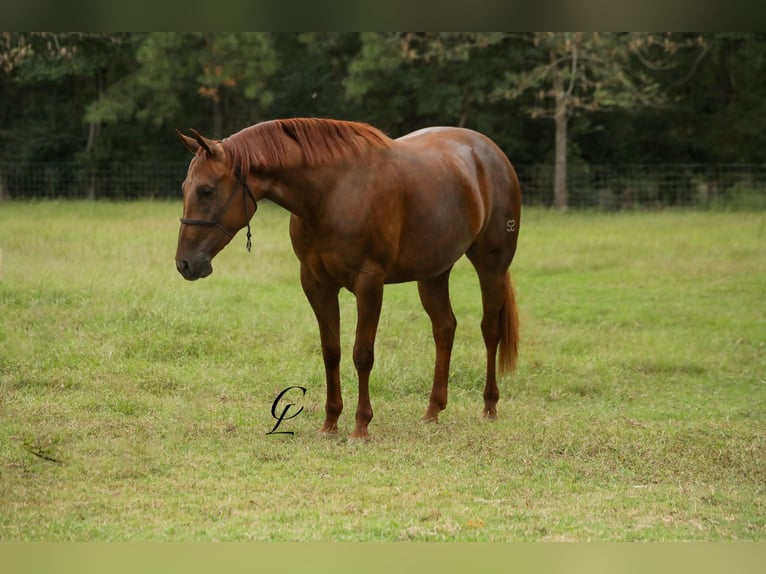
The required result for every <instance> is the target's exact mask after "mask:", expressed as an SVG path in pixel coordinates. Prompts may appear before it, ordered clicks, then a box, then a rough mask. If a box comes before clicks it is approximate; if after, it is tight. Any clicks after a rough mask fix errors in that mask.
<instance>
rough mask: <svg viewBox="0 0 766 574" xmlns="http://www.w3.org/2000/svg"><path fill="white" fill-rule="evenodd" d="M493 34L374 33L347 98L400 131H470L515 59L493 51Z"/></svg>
mask: <svg viewBox="0 0 766 574" xmlns="http://www.w3.org/2000/svg"><path fill="white" fill-rule="evenodd" d="M500 38H501V36H500V35H497V34H490V33H469V32H440V33H436V32H423V33H412V32H404V33H392V32H383V33H378V32H373V33H363V34H361V35H360V40H361V47H360V50H359V52H358V54H357V55H356V56H355V57H354V59H353V60H352V61H351V63H350V64H349V68H348V76H347V77H346V80H345V86H346V93H347V95H348V97H349V98H350V99H351V100H352V101H354V102H362V101H363V102H364V104H365V108H366V109H369V110H370V115H371V117H372V121H374V122H376V123H378V124H381V125H383V126H385V127H387V128H388V129H393V130H395V131H397V132H404V131H410V130H411V129H415V128H418V127H423V125H428V124H448V125H456V126H467V125H468V124H469V123H470V122H471V120H472V119H474V120H475V119H476V114H477V113H478V112H479V111H480V110H481V109H482V108H484V107H486V106H487V105H488V104H489V102H488V99H489V98H488V95H489V94H490V92H491V90H492V88H493V86H494V78H496V77H497V76H498V75H500V74H502V73H503V72H504V71H505V70H507V69H508V67H509V66H512V65H517V64H518V60H517V58H515V57H513V56H512V57H511V58H507V54H506V55H505V57H504V58H500V57H498V54H497V53H496V52H494V51H493V50H492V48H493V46H494V45H495V44H496V43H497V42H498V40H499V39H500Z"/></svg>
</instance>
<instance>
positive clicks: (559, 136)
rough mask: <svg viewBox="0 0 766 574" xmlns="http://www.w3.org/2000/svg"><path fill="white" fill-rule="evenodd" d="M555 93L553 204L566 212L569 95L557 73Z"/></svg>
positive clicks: (567, 202)
mask: <svg viewBox="0 0 766 574" xmlns="http://www.w3.org/2000/svg"><path fill="white" fill-rule="evenodd" d="M553 91H554V96H555V99H556V112H555V115H554V120H555V121H556V155H555V160H554V161H555V167H554V171H553V202H554V205H555V206H556V209H558V210H559V211H566V210H567V208H568V207H569V198H568V193H567V121H568V119H569V118H567V94H566V92H565V91H564V78H563V77H562V76H561V74H559V73H557V74H556V75H555V76H554V78H553Z"/></svg>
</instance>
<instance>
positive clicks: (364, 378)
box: [351, 272, 383, 438]
mask: <svg viewBox="0 0 766 574" xmlns="http://www.w3.org/2000/svg"><path fill="white" fill-rule="evenodd" d="M354 294H355V295H356V309H357V323H356V340H355V342H354V366H355V367H356V372H357V375H358V377H359V401H358V403H357V407H356V426H355V428H354V432H353V434H352V435H351V437H352V438H367V435H368V433H367V425H369V424H370V421H371V420H372V405H371V404H370V388H369V387H370V372H371V371H372V366H373V364H374V363H375V334H376V333H377V330H378V320H379V319H380V309H381V306H382V303H383V275H382V273H369V272H363V273H360V274H359V276H358V278H357V280H356V282H355V284H354Z"/></svg>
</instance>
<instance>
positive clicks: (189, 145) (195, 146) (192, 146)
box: [176, 130, 199, 154]
mask: <svg viewBox="0 0 766 574" xmlns="http://www.w3.org/2000/svg"><path fill="white" fill-rule="evenodd" d="M176 133H177V134H178V137H179V138H180V139H181V141H182V142H183V144H184V145H185V146H186V149H188V150H189V151H190V152H192V153H193V154H196V153H197V150H199V143H197V140H195V139H194V138H190V137H189V136H185V135H184V134H182V133H181V132H180V131H179V130H176Z"/></svg>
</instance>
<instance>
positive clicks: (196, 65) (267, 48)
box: [86, 32, 278, 138]
mask: <svg viewBox="0 0 766 574" xmlns="http://www.w3.org/2000/svg"><path fill="white" fill-rule="evenodd" d="M136 61H137V67H136V69H135V71H134V72H133V73H131V74H129V75H127V76H125V77H123V78H121V79H120V80H119V81H117V82H115V83H114V84H113V85H111V86H110V87H109V88H108V89H107V91H106V93H105V94H103V95H102V97H100V98H99V99H98V100H97V101H95V102H94V103H93V104H91V105H90V106H89V107H88V110H87V113H86V118H87V120H88V121H90V122H107V123H108V122H112V123H113V122H118V121H122V120H125V119H129V118H132V117H135V118H136V119H138V120H140V121H145V122H149V123H152V124H154V125H157V126H159V125H163V124H166V123H167V122H169V121H171V120H174V119H176V118H177V117H178V116H179V115H180V114H181V112H182V110H183V109H184V105H185V104H186V103H187V102H189V100H190V96H191V97H196V98H198V101H197V102H196V103H199V102H200V100H201V101H202V102H206V103H207V105H208V106H209V107H208V109H209V111H210V118H211V127H210V129H211V130H212V134H211V135H212V136H213V137H214V138H220V137H222V136H223V132H224V124H225V122H226V117H225V115H226V108H227V99H229V98H231V99H236V98H243V99H245V100H249V101H251V102H253V101H254V102H256V103H258V104H260V105H261V106H267V105H268V104H269V103H270V102H271V100H272V98H273V94H272V93H271V92H270V91H269V90H268V88H267V84H268V80H269V78H270V77H271V76H272V75H273V74H274V73H275V72H276V70H277V63H278V60H277V55H276V52H275V51H274V49H273V46H272V38H271V35H270V34H269V33H255V32H250V33H201V32H194V33H176V32H173V33H164V32H163V33H161V32H155V33H151V34H148V35H147V36H146V37H145V38H144V39H143V41H142V42H141V44H140V45H139V46H138V48H137V50H136Z"/></svg>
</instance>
